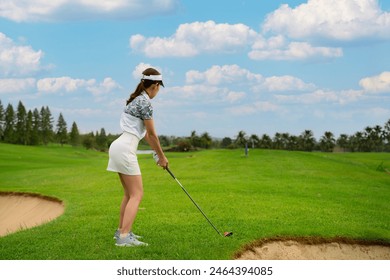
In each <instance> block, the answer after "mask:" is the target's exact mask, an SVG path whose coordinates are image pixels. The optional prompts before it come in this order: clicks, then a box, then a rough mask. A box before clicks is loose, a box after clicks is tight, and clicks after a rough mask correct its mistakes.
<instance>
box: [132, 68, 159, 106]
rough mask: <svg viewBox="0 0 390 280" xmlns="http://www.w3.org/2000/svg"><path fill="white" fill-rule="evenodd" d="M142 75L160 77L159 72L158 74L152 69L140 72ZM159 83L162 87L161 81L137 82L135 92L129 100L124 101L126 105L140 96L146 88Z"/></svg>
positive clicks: (145, 80)
mask: <svg viewBox="0 0 390 280" xmlns="http://www.w3.org/2000/svg"><path fill="white" fill-rule="evenodd" d="M142 74H143V75H146V76H150V75H160V72H158V71H157V70H156V69H154V68H147V69H145V71H144V72H142ZM156 83H160V84H161V85H163V83H162V81H153V80H148V79H141V81H140V82H139V84H138V86H137V88H136V89H135V91H134V92H133V93H132V94H131V95H130V98H129V99H127V100H126V105H129V103H130V102H131V101H133V100H134V99H135V98H136V97H137V96H139V95H141V94H142V92H144V91H145V90H146V89H147V88H149V87H150V86H151V85H153V84H156ZM163 86H164V85H163Z"/></svg>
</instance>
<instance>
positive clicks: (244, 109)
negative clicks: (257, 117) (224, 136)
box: [228, 101, 282, 115]
mask: <svg viewBox="0 0 390 280" xmlns="http://www.w3.org/2000/svg"><path fill="white" fill-rule="evenodd" d="M281 110H282V109H281V107H280V106H279V105H276V104H273V103H271V102H269V101H258V102H254V103H252V104H246V105H241V106H236V107H233V108H229V109H228V112H229V113H231V114H233V115H251V114H255V113H258V112H278V111H281Z"/></svg>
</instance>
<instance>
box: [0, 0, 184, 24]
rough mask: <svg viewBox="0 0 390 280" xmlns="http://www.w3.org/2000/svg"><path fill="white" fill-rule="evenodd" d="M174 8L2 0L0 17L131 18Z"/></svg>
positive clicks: (157, 0)
mask: <svg viewBox="0 0 390 280" xmlns="http://www.w3.org/2000/svg"><path fill="white" fill-rule="evenodd" d="M145 7H147V8H145ZM176 7H177V1H176V0H99V1H97V0H31V1H26V0H2V1H1V2H0V17H4V18H7V19H10V20H13V21H17V22H28V21H57V20H64V21H66V20H74V19H76V20H79V19H81V20H84V19H102V18H104V19H133V18H141V17H146V16H150V15H155V14H166V13H171V12H172V11H174V10H175V8H176Z"/></svg>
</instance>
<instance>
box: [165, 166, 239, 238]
mask: <svg viewBox="0 0 390 280" xmlns="http://www.w3.org/2000/svg"><path fill="white" fill-rule="evenodd" d="M165 170H166V171H168V173H169V174H170V175H171V176H172V178H173V179H174V180H175V181H176V182H177V183H178V184H179V186H180V187H181V189H182V190H183V191H184V192H185V193H186V195H187V196H188V197H189V198H190V199H191V201H192V203H194V205H195V206H196V208H198V210H199V211H200V213H202V215H203V216H204V217H205V218H206V220H207V221H208V222H209V224H210V225H211V226H212V227H213V229H214V230H215V231H216V232H217V233H218V234H219V235H220V236H222V237H228V236H232V235H233V232H228V231H226V232H224V233H223V234H222V233H221V232H220V231H219V230H218V229H217V228H216V227H215V226H214V225H213V223H212V222H211V221H210V219H209V218H207V216H206V214H205V213H204V212H203V211H202V209H201V208H200V207H199V205H198V204H197V203H196V202H195V200H194V199H193V198H192V197H191V195H190V194H189V193H188V192H187V190H186V189H185V188H184V187H183V185H182V184H181V183H180V181H179V180H178V179H177V178H176V176H175V175H173V173H172V171H171V170H169V168H168V167H167V168H166V169H165Z"/></svg>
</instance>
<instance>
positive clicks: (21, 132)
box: [15, 101, 27, 145]
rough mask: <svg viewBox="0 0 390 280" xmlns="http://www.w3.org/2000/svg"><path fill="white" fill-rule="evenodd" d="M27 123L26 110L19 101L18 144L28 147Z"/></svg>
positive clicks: (17, 115) (17, 118)
mask: <svg viewBox="0 0 390 280" xmlns="http://www.w3.org/2000/svg"><path fill="white" fill-rule="evenodd" d="M26 122H27V113H26V108H25V107H24V105H23V103H22V101H19V103H18V107H17V111H16V131H15V137H16V139H15V140H16V143H17V144H22V145H26V144H27V140H26V132H27V131H26Z"/></svg>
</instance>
